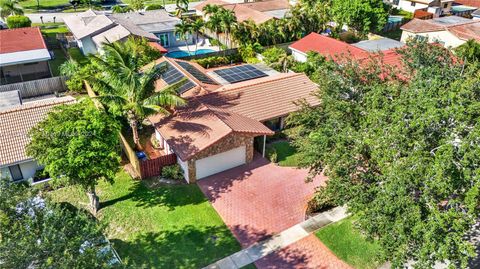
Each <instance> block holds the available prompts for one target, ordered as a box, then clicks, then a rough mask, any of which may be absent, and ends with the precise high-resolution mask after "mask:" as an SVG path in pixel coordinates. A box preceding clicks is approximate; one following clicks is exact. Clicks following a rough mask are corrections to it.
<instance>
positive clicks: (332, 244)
mask: <svg viewBox="0 0 480 269" xmlns="http://www.w3.org/2000/svg"><path fill="white" fill-rule="evenodd" d="M353 221H354V218H352V217H349V218H347V219H344V220H342V221H340V222H338V223H334V224H331V225H328V226H326V227H325V228H322V229H320V230H319V231H318V232H316V236H317V237H318V238H319V239H320V240H321V241H322V242H323V243H324V244H325V245H326V246H327V247H328V248H329V249H330V250H332V251H333V253H335V255H337V257H339V258H340V259H342V260H343V261H345V262H347V263H348V264H350V265H352V266H353V267H354V268H357V269H374V268H377V267H378V266H380V265H381V264H382V263H383V262H382V260H381V258H380V256H381V255H380V254H379V253H381V252H382V250H381V248H380V246H379V245H378V244H376V243H375V242H370V241H367V240H366V239H365V237H364V236H363V235H362V234H361V233H360V232H359V231H357V230H355V229H354V227H353Z"/></svg>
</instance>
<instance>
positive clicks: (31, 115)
mask: <svg viewBox="0 0 480 269" xmlns="http://www.w3.org/2000/svg"><path fill="white" fill-rule="evenodd" d="M73 102H75V98H73V97H71V96H66V97H61V98H56V99H54V100H53V101H52V100H48V101H37V102H34V103H29V104H24V105H20V106H15V107H12V108H10V109H7V110H4V111H0V141H2V143H0V166H4V165H8V164H13V163H17V162H22V161H26V160H30V159H31V158H30V157H28V156H27V154H26V153H25V146H26V145H27V144H28V143H29V142H30V139H29V138H28V132H29V130H30V129H31V128H32V127H34V126H35V125H36V124H37V123H39V122H41V121H42V120H43V119H45V117H46V115H47V113H48V112H50V111H51V110H52V108H53V107H55V106H58V105H62V104H69V103H73Z"/></svg>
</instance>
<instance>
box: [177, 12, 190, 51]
mask: <svg viewBox="0 0 480 269" xmlns="http://www.w3.org/2000/svg"><path fill="white" fill-rule="evenodd" d="M191 33H192V25H191V24H190V23H188V22H185V21H184V20H182V22H181V23H179V24H177V25H175V34H176V35H178V36H179V37H180V39H182V40H183V41H184V42H185V46H187V51H188V54H190V48H189V47H188V35H190V34H191Z"/></svg>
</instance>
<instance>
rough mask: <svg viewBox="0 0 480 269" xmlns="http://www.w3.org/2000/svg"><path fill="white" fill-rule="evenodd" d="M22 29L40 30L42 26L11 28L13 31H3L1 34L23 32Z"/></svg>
mask: <svg viewBox="0 0 480 269" xmlns="http://www.w3.org/2000/svg"><path fill="white" fill-rule="evenodd" d="M22 29H38V30H40V26H30V27H20V28H11V29H3V30H2V31H0V33H1V32H9V31H10V32H13V31H19V30H22Z"/></svg>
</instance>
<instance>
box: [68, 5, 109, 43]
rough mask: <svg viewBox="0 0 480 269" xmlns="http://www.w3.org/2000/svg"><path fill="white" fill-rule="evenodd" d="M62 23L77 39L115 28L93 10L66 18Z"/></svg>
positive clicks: (104, 17) (103, 16) (107, 19)
mask: <svg viewBox="0 0 480 269" xmlns="http://www.w3.org/2000/svg"><path fill="white" fill-rule="evenodd" d="M63 21H64V22H65V24H66V25H67V27H68V29H70V31H71V32H72V33H73V35H74V36H75V38H77V39H82V38H84V37H87V36H90V35H95V34H97V33H99V32H100V31H105V30H106V29H109V28H112V27H113V26H115V24H114V23H113V21H112V20H110V19H109V18H108V17H107V16H105V15H103V14H100V15H97V13H95V12H94V11H93V10H87V11H85V12H82V13H77V14H75V15H71V16H66V17H64V18H63Z"/></svg>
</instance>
